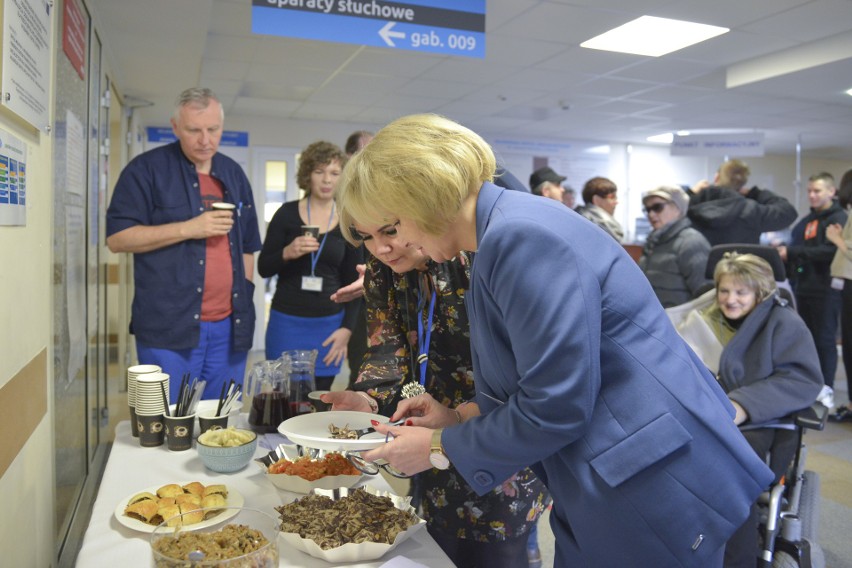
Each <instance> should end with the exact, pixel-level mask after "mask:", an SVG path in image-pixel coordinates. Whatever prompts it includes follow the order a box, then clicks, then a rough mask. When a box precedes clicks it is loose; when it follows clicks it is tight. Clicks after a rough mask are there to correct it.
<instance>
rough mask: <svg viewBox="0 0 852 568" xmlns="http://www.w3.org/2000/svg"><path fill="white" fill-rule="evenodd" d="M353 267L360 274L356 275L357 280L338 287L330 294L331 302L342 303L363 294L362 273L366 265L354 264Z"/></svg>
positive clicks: (365, 269)
mask: <svg viewBox="0 0 852 568" xmlns="http://www.w3.org/2000/svg"><path fill="white" fill-rule="evenodd" d="M355 269H356V270H357V271H358V274H359V275H360V276H359V277H358V280H356V281H355V282H353V283H352V284H349V285H348V286H344V287H343V288H340V289H339V290H338V291H337V292H335V293H334V294H332V295H331V301H332V302H336V303H338V304H342V303H344V302H351V301H352V300H357V299H358V298H360V297H362V296H363V295H364V273H365V272H366V271H367V265H366V264H356V265H355Z"/></svg>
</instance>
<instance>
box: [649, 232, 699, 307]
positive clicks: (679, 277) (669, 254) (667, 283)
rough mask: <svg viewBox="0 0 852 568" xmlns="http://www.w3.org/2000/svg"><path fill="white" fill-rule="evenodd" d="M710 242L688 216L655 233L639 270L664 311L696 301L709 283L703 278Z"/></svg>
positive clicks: (650, 238) (651, 236) (650, 239)
mask: <svg viewBox="0 0 852 568" xmlns="http://www.w3.org/2000/svg"><path fill="white" fill-rule="evenodd" d="M709 254H710V243H709V242H708V241H707V239H706V238H704V235H702V234H701V233H699V232H698V231H696V230H695V229H693V228H692V223H690V221H689V219H687V218H686V217H684V218H682V219H678V220H677V221H675V222H673V223H670V224H668V225H666V226H665V227H663V228H662V229H658V230H656V231H654V232H652V233H651V234H650V235H649V236H648V240H647V241H646V242H645V247H644V248H643V249H642V257H641V258H640V259H639V267H640V268H641V269H642V272H644V273H645V276H646V277H647V278H648V281H650V282H651V287H653V288H654V293H655V294H656V295H657V298H659V299H660V303H661V304H663V307H664V308H670V307H672V306H677V305H680V304H683V303H686V302H688V301H690V300H691V299H693V298H694V297H695V296H696V295H697V293H698V292H700V291H701V288H702V287H703V286H704V285H705V284H708V283H709V282H710V281H709V280H707V279H706V278H705V277H704V269H705V266H706V264H707V256H708V255H709Z"/></svg>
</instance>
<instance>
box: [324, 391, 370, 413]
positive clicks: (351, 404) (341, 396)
mask: <svg viewBox="0 0 852 568" xmlns="http://www.w3.org/2000/svg"><path fill="white" fill-rule="evenodd" d="M320 400H321V401H323V402H324V403H326V404H331V409H332V410H357V411H359V412H372V410H371V409H370V403H368V402H367V399H365V398H364V397H363V396H362V395H360V394H358V393H357V392H355V391H334V392H327V393H325V394H323V395H321V396H320Z"/></svg>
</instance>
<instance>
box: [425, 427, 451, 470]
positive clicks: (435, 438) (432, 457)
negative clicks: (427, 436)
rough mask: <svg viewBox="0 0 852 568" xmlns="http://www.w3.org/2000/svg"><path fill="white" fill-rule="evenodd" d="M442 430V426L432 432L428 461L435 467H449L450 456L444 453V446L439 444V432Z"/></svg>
mask: <svg viewBox="0 0 852 568" xmlns="http://www.w3.org/2000/svg"><path fill="white" fill-rule="evenodd" d="M443 432H444V430H443V428H441V429H438V430H435V431H434V432H432V447H431V448H430V450H429V463H431V464H432V467H434V468H437V469H447V468H448V467H450V458H448V457H447V454H445V453H444V446H442V445H441V434H442V433H443Z"/></svg>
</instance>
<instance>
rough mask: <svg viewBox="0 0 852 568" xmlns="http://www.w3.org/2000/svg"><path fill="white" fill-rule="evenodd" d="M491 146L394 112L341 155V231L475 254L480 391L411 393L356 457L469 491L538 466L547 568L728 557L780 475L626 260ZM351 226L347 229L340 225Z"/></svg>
mask: <svg viewBox="0 0 852 568" xmlns="http://www.w3.org/2000/svg"><path fill="white" fill-rule="evenodd" d="M494 166H495V164H494V155H493V153H492V151H491V148H490V147H489V146H488V144H487V143H486V142H485V141H484V140H483V139H482V138H481V137H479V136H478V135H477V134H475V133H474V132H472V131H470V130H468V129H467V128H465V127H463V126H461V125H459V124H456V123H455V122H452V121H450V120H447V119H445V118H442V117H439V116H436V115H415V116H410V117H403V118H401V119H398V120H396V121H394V122H392V123H391V124H389V125H388V126H386V127H385V128H384V129H382V130H381V131H380V132H379V133H378V134H377V135H376V137H375V138H374V139H373V140H372V141H371V142H370V144H369V145H368V146H367V147H366V148H365V149H364V150H362V151H361V152H360V153H359V154H358V155H356V156H355V157H354V158H353V159H352V160H351V161H350V162H349V164H347V166H346V168H345V170H344V174H343V180H342V182H341V185H340V188H339V190H338V191H339V192H340V193H339V195H338V203H339V208H340V215H341V227H342V228H343V230H344V234H345V233H346V230H347V229H348V228H349V227H351V226H352V224H353V223H354V222H358V223H359V224H361V223H365V224H372V225H385V224H391V225H393V226H395V227H396V229H397V231H398V234H399V238H400V239H401V240H402V242H407V243H410V246H415V247H418V248H421V249H422V250H423V252H424V253H425V254H427V255H429V256H430V257H431V258H433V259H434V260H435V261H437V262H443V261H445V260H448V259H450V258H452V257H454V256H455V255H456V254H457V253H458V252H459V251H460V250H475V251H476V252H477V255H476V259H475V261H474V264H473V269H472V275H471V283H470V290H469V292H468V294H467V299H466V301H467V307H468V314H469V317H470V330H471V347H472V354H473V365H474V377H475V384H476V392H477V395H476V399H475V401H471V402H470V403H469V404H465V405H462V406H461V407H459V408H456V409H448V408H446V407H443V406H442V405H440V404H438V403H437V402H435V401H433V400H432V399H431V398H430V397H429V396H428V395H420V396H417V397H414V398H411V399H409V400H407V401H403V402H401V403H400V405H399V406H398V409H397V412H396V414H395V415H394V418H402V417H404V416H408V417H409V421H408V422H409V423H410V424H411V425H408V426H398V427H385V426H382V425H378V426H377V430H379V431H381V432H388V431H389V432H390V433H391V434H392V435H393V439H392V441H390V442H389V443H388V444H386V445H384V446H382V447H381V448H378V449H375V450H371V451H368V452H364V453H363V454H362V456H363V457H364V458H365V459H368V460H378V459H386V460H388V461H389V462H390V463H391V464H392V465H393V466H394V467H396V468H397V469H399V470H401V471H404V472H406V473H408V474H414V473H417V472H419V471H424V470H426V469H428V468H429V467H439V468H444V467H447V466H448V465H449V463H452V465H453V466H455V467H456V469H457V470H458V471H459V472H460V474H461V475H462V476H463V477H464V478H465V479H466V480H467V481H468V483H469V484H470V485H471V487H473V488H474V489H475V490H476V491H477V492H479V493H485V492H487V491H489V490H491V489H493V488H494V487H496V486H497V485H499V484H500V483H502V482H503V481H504V480H505V479H506V478H508V477H510V476H511V475H512V474H513V473H514V472H515V471H517V470H518V469H521V468H523V467H525V466H532V467H533V468H534V469H535V470H536V472H537V473H539V475H540V477H541V479H542V480H543V481H545V483H546V484H547V485H548V488H549V489H550V491H551V494H552V496H553V514H552V515H551V525H552V528H553V532H554V534H555V536H556V565H557V566H595V567H598V566H654V567H655V568H660V567H666V566H721V563H722V554H723V550H724V545H725V541H726V540H727V538H728V536H729V535H730V534H731V533H733V531H734V530H735V529H736V528H737V527H739V526H740V525H741V524H742V522H743V521H744V520H745V518H746V516H747V515H748V512H749V507H750V505H751V504H752V503H753V501H754V500H755V498H756V497H757V495H758V494H759V493H760V492H761V491H762V490H763V489H765V488H766V487H768V485H769V484H770V483H771V481H772V478H773V476H772V473H771V472H770V470H769V469H768V468H767V467H766V466H765V465H764V464H763V463H762V462H761V460H759V459H758V457H757V456H756V455H755V453H754V451H753V450H752V449H751V448H750V447H749V445H748V444H747V443H746V442H745V440H744V439H743V437H742V435H741V434H740V433H739V431H738V430H737V428H736V426H735V425H734V421H733V417H734V413H733V408H732V406H731V404H730V403H729V402H728V400H727V397H726V396H725V393H724V392H723V391H722V389H721V388H719V386H718V385H717V384H716V381H715V379H714V378H713V377H712V375H710V373H709V372H707V371H706V369H705V368H704V366H703V364H702V363H701V361H699V360H698V359H697V358H696V357H695V355H694V354H693V352H692V351H691V350H690V349H689V348H688V347H687V346H686V344H685V343H684V342H683V341H682V340H681V339H680V337H679V336H678V334H677V332H676V331H675V330H674V328H673V327H672V325H671V323H670V322H669V319H668V318H667V317H666V315H665V313H664V311H663V309H662V307H661V306H660V303H659V302H658V301H657V299H656V297H655V296H654V292H653V290H652V289H651V287H650V285H649V284H648V282H647V280H646V279H645V277H644V276H643V275H642V272H641V271H640V270H639V268H638V267H637V265H636V263H635V262H634V261H633V260H632V259H631V258H630V257H629V256H628V255H627V254H626V253H625V252H624V250H623V249H622V247H621V246H620V245H618V243H616V242H615V241H614V240H613V239H612V238H611V237H609V236H608V235H607V234H605V233H604V232H602V231H601V230H600V228H598V227H596V226H594V225H593V224H592V223H590V222H588V221H586V220H585V219H582V218H581V217H580V216H578V215H577V214H576V213H574V212H572V211H570V210H568V209H567V208H565V206H564V205H562V204H561V203H557V202H553V201H550V200H547V199H539V198H536V197H535V196H530V195H525V194H521V193H518V192H512V191H505V190H502V189H500V188H499V187H497V186H495V185H493V184H492V183H491V180H492V177H493V172H494ZM350 236H351V235H350Z"/></svg>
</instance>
